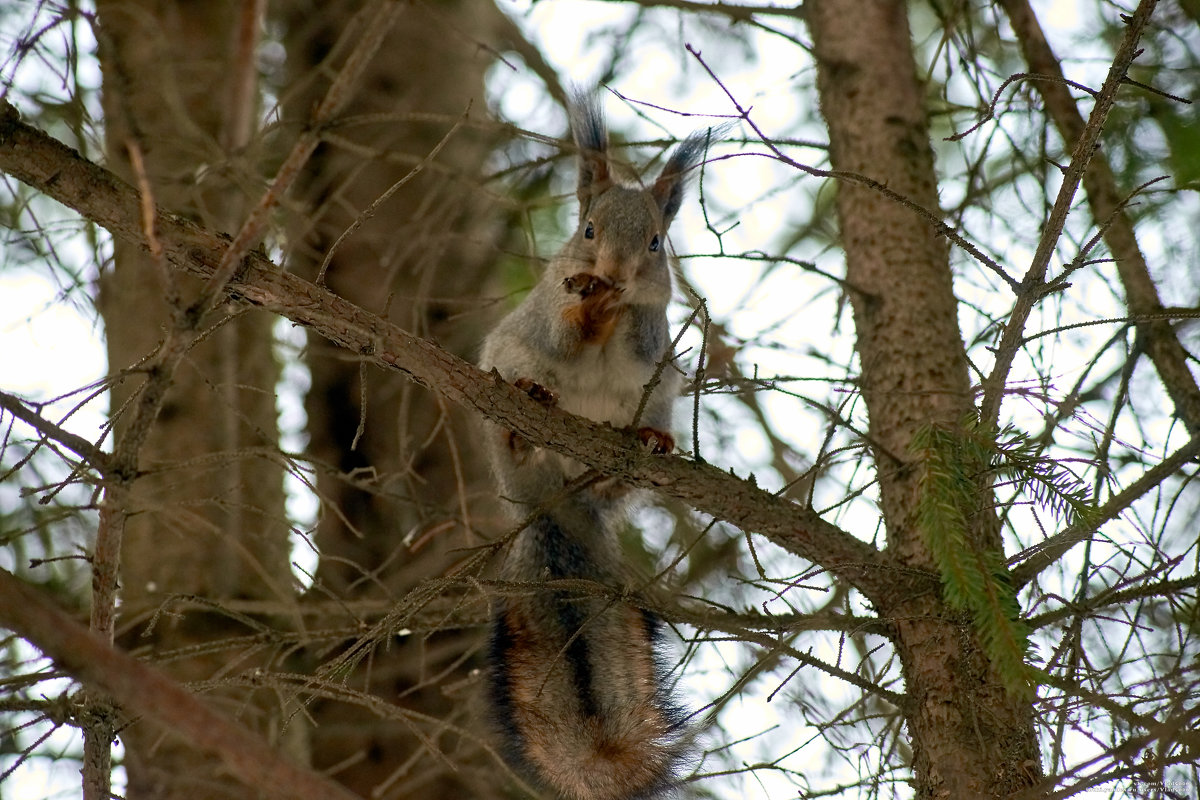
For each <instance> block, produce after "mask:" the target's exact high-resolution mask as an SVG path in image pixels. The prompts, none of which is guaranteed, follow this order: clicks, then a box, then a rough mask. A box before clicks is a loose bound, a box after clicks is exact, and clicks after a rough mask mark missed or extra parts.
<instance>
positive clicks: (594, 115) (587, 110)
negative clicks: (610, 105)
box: [568, 89, 612, 208]
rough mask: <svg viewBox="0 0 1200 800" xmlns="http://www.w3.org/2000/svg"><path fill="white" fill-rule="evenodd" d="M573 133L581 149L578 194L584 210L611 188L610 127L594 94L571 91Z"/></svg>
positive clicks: (582, 90)
mask: <svg viewBox="0 0 1200 800" xmlns="http://www.w3.org/2000/svg"><path fill="white" fill-rule="evenodd" d="M568 113H569V116H570V120H571V133H572V135H574V137H575V145H576V147H578V148H579V184H578V186H577V187H576V190H575V192H576V194H577V195H578V196H579V202H580V204H581V205H582V206H583V207H585V208H586V207H587V205H588V202H589V200H590V198H592V197H594V196H595V195H597V194H599V193H600V192H602V191H604V190H605V189H607V188H608V187H609V186H611V185H612V175H611V172H610V170H609V166H608V128H607V127H606V126H605V124H604V113H603V112H602V111H601V110H600V104H599V103H598V102H597V101H596V97H595V94H594V93H593V92H589V91H587V90H584V89H576V90H574V91H573V92H571V100H570V103H569V106H568Z"/></svg>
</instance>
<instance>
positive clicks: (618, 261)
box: [593, 252, 632, 286]
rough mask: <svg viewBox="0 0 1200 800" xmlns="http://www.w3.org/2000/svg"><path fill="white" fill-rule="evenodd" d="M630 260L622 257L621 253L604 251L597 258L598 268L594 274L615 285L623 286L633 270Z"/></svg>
mask: <svg viewBox="0 0 1200 800" xmlns="http://www.w3.org/2000/svg"><path fill="white" fill-rule="evenodd" d="M628 262H629V259H627V258H622V257H621V255H620V254H619V253H613V252H602V253H600V255H599V256H598V257H597V258H596V269H595V270H594V272H593V274H594V275H596V277H598V278H603V279H604V280H606V281H608V282H609V283H611V284H613V285H614V286H622V285H624V284H625V283H627V282H628V280H629V277H630V273H631V272H632V269H631V267H630V265H629V263H628Z"/></svg>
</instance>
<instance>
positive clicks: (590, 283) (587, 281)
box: [563, 272, 622, 300]
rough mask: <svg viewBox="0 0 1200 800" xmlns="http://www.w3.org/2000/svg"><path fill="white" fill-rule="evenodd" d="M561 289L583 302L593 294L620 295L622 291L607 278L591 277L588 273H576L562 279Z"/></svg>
mask: <svg viewBox="0 0 1200 800" xmlns="http://www.w3.org/2000/svg"><path fill="white" fill-rule="evenodd" d="M563 288H565V289H566V290H567V293H568V294H577V295H579V297H580V299H583V300H586V299H588V298H589V297H591V296H592V295H595V294H601V293H604V294H607V293H610V292H613V293H620V292H621V291H622V290H621V289H619V288H617V285H616V284H615V283H613V282H612V281H610V280H608V279H607V278H602V277H600V276H599V275H593V274H592V273H590V272H577V273H576V274H574V275H572V276H571V277H569V278H564V279H563Z"/></svg>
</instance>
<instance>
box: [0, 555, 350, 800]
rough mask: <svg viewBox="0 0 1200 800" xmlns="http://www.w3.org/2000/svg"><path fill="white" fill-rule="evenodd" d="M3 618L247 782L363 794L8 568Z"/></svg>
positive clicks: (276, 790)
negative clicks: (214, 704)
mask: <svg viewBox="0 0 1200 800" xmlns="http://www.w3.org/2000/svg"><path fill="white" fill-rule="evenodd" d="M0 623H3V625H4V627H6V628H9V629H11V630H13V631H14V632H16V633H17V635H19V636H21V637H22V638H24V639H28V640H29V641H30V642H33V644H35V645H36V646H37V648H38V649H39V650H41V651H42V652H43V653H45V654H46V655H47V656H49V657H50V658H52V659H54V661H55V663H57V664H58V665H59V666H61V667H62V668H63V669H64V670H66V671H67V672H69V673H71V674H72V675H74V676H75V677H77V678H79V680H81V681H83V682H84V683H85V684H88V685H89V686H93V687H99V689H100V690H101V691H103V692H104V693H105V694H106V695H107V696H110V697H111V698H113V699H114V700H116V701H117V702H118V703H120V704H121V706H122V707H123V708H125V709H128V710H130V711H133V712H134V713H136V714H141V715H143V716H146V717H149V718H151V719H153V720H156V721H157V722H159V723H160V724H162V725H163V726H165V727H167V728H169V729H170V730H171V731H172V732H174V733H175V734H177V735H179V736H183V737H185V738H186V739H188V741H189V742H190V743H191V744H192V745H193V746H194V747H196V748H197V749H200V750H203V751H205V752H208V753H213V754H216V755H217V756H220V757H221V758H222V759H223V760H224V761H225V763H226V765H227V766H228V767H229V769H230V770H231V771H232V772H233V773H234V774H235V775H237V776H238V778H239V779H241V780H242V781H244V782H245V783H246V785H247V786H249V787H252V788H253V789H255V790H256V791H257V792H261V793H262V794H263V795H265V796H268V797H277V798H280V800H293V798H297V797H304V798H313V800H351V798H354V797H355V795H354V794H351V793H350V792H349V791H348V790H347V789H345V788H343V787H342V786H339V785H338V784H336V783H334V782H333V781H331V780H330V779H328V778H326V777H324V776H322V775H318V774H317V773H315V772H311V771H309V770H306V769H304V768H302V767H300V766H297V765H296V764H293V763H291V762H290V761H287V760H285V759H284V758H283V757H282V756H280V755H279V754H278V753H276V752H275V751H274V750H272V749H271V748H270V747H269V746H268V745H267V744H266V742H264V741H263V740H262V739H260V738H259V737H257V736H255V735H254V734H253V733H251V732H250V731H249V730H247V729H246V728H245V727H243V726H242V725H239V724H238V723H236V722H234V721H232V720H229V719H226V718H225V717H224V716H222V715H221V714H218V713H217V712H215V711H213V710H212V709H211V708H209V707H208V706H206V705H205V704H204V703H202V702H201V701H200V700H199V698H197V697H196V696H195V695H193V694H192V693H191V692H189V691H187V690H186V689H184V688H183V687H182V686H180V685H179V684H177V683H175V682H174V681H172V680H170V679H169V678H167V677H166V676H164V675H163V674H162V673H160V672H159V671H158V670H155V669H152V668H150V667H148V666H146V665H145V664H143V663H142V662H140V661H138V660H137V659H135V658H133V657H132V656H130V655H128V654H126V653H123V652H121V651H120V650H116V649H114V648H112V647H110V646H108V645H107V644H105V643H104V642H103V641H101V639H100V638H99V637H97V636H96V635H95V634H92V633H90V632H89V631H87V630H86V629H85V628H84V627H83V626H82V625H80V624H79V623H77V622H75V621H74V620H72V619H71V618H70V617H68V616H67V615H66V614H64V613H63V612H62V611H60V610H59V609H58V608H56V607H55V606H54V604H53V603H51V602H50V600H48V599H47V598H46V597H44V596H43V594H42V593H41V592H39V591H38V590H37V589H34V588H33V587H31V586H27V585H26V584H24V583H23V582H21V581H20V580H18V579H17V578H16V577H15V576H14V575H12V573H10V572H7V571H5V570H0Z"/></svg>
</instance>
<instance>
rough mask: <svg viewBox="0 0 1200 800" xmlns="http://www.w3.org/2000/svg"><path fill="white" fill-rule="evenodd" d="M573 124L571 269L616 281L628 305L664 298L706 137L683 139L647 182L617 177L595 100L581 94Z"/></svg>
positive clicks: (705, 135)
mask: <svg viewBox="0 0 1200 800" xmlns="http://www.w3.org/2000/svg"><path fill="white" fill-rule="evenodd" d="M571 129H572V131H573V132H574V135H575V144H576V145H577V146H578V147H579V184H578V187H577V189H576V194H577V195H578V197H579V226H578V228H577V229H576V231H575V235H574V236H572V237H571V241H570V242H569V243H568V245H567V248H566V249H565V251H564V255H569V257H570V259H571V262H572V265H571V269H572V270H574V271H576V272H583V271H586V272H590V273H591V274H594V275H596V276H597V277H600V278H603V279H605V280H606V281H608V282H609V283H612V284H614V285H616V286H617V287H619V288H621V289H622V290H623V291H624V293H625V297H626V298H627V302H632V303H638V302H639V301H640V302H663V303H665V302H666V301H667V299H669V297H670V292H671V273H670V266H669V260H668V258H667V229H668V228H669V227H670V225H671V221H672V220H673V219H674V218H675V214H676V212H678V211H679V206H680V204H681V203H682V202H683V194H684V185H685V182H686V179H687V173H688V172H689V171H690V170H691V169H692V168H693V167H695V166H696V164H697V163H698V162H699V160H700V157H701V156H702V155H703V153H704V149H705V142H706V140H707V134H706V133H705V132H701V133H698V134H693V135H692V136H690V137H688V138H687V139H685V140H684V141H683V142H682V143H681V144H680V145H679V146H678V147H676V148H675V150H674V151H673V152H672V153H671V156H670V157H669V158H668V159H667V163H666V164H665V165H664V166H663V169H662V172H661V173H659V176H658V178H657V179H655V181H654V182H653V183H652V184H650V185H649V186H646V187H641V186H629V185H625V184H623V183H621V182H619V181H618V180H617V179H616V178H615V177H614V175H613V170H612V166H611V164H610V161H609V157H608V132H607V130H606V128H605V125H604V118H603V116H602V115H601V113H600V109H599V107H598V106H597V105H596V103H595V101H594V100H593V99H592V98H591V97H589V96H587V95H582V94H580V95H577V96H576V97H575V99H574V103H573V104H572V107H571Z"/></svg>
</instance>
